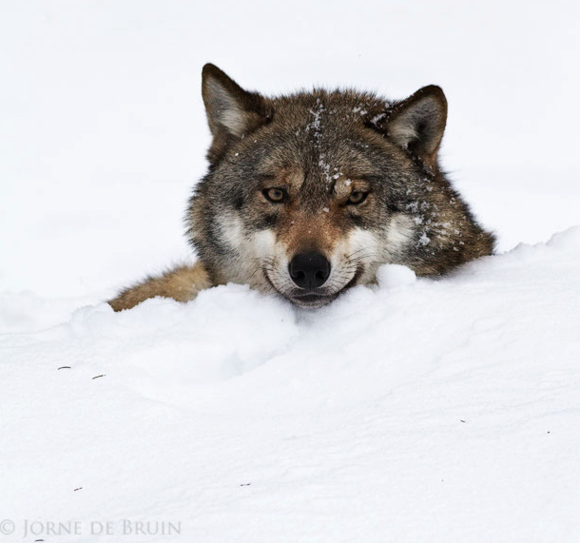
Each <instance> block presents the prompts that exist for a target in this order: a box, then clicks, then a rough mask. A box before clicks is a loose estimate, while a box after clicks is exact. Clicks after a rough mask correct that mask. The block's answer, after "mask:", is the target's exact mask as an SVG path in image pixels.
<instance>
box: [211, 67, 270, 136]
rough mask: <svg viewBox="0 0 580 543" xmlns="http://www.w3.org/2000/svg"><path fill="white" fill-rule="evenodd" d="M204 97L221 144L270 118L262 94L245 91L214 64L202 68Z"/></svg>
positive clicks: (214, 132) (242, 134)
mask: <svg viewBox="0 0 580 543" xmlns="http://www.w3.org/2000/svg"><path fill="white" fill-rule="evenodd" d="M202 96H203V102H204V104H205V109H206V113H207V121H208V124H209V128H210V130H211V133H212V135H213V137H214V139H215V140H217V142H216V143H220V142H221V145H225V144H226V143H227V139H228V138H231V137H236V138H240V137H243V136H244V135H246V134H248V133H249V132H251V131H252V130H255V129H256V128H257V127H258V126H260V125H261V124H264V123H266V122H268V121H269V119H270V117H271V113H270V111H269V108H268V105H267V103H266V100H265V99H264V98H263V97H262V96H260V95H259V94H258V93H254V92H247V91H245V90H244V89H242V87H240V86H239V85H238V84H237V83H236V82H235V81H234V80H233V79H231V78H230V77H228V76H227V75H226V74H225V73H224V72H222V71H221V70H220V69H219V68H218V67H217V66H214V65H213V64H206V65H205V66H204V67H203V71H202Z"/></svg>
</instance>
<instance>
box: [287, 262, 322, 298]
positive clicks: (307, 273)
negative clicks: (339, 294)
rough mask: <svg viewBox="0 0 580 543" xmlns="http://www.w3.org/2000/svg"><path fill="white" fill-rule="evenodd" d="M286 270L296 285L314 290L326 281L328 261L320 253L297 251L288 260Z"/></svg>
mask: <svg viewBox="0 0 580 543" xmlns="http://www.w3.org/2000/svg"><path fill="white" fill-rule="evenodd" d="M288 270H289V271H290V277H291V278H292V281H294V283H296V285H297V286H299V287H300V288H306V289H308V290H314V289H315V288H318V287H321V286H322V285H324V283H326V280H327V279H328V276H329V275H330V262H329V261H328V260H326V258H324V257H323V256H322V255H321V254H320V253H299V254H297V255H296V256H295V257H294V258H293V259H292V260H291V261H290V264H289V265H288Z"/></svg>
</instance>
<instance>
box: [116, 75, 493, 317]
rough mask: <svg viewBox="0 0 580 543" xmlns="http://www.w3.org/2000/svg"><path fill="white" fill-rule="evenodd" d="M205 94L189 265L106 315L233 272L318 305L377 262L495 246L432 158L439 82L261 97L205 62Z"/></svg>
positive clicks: (451, 258) (435, 263)
mask: <svg viewBox="0 0 580 543" xmlns="http://www.w3.org/2000/svg"><path fill="white" fill-rule="evenodd" d="M202 96H203V101H204V104H205V109H206V114H207V121H208V124H209V129H210V131H211V134H212V142H211V146H210V148H209V151H208V153H207V159H208V162H209V170H208V173H207V175H206V176H205V177H204V178H203V179H202V180H201V181H200V182H199V183H198V184H197V186H196V187H195V189H194V193H193V196H192V197H191V199H190V201H189V206H188V208H187V212H186V225H187V238H188V240H189V242H190V244H191V246H192V248H193V249H194V251H195V252H196V253H197V262H196V263H195V264H193V265H192V266H180V267H177V268H175V269H173V270H170V271H167V272H165V273H163V274H162V275H160V276H157V277H148V278H146V279H145V280H144V281H142V282H140V283H138V284H136V285H134V286H132V287H130V288H127V289H125V290H124V291H122V292H121V293H120V294H119V295H118V296H117V297H116V298H114V299H113V300H110V301H109V304H110V305H111V306H112V307H113V309H114V310H115V311H120V310H123V309H129V308H131V307H133V306H135V305H137V304H139V303H140V302H142V301H144V300H146V299H148V298H152V297H155V296H163V297H168V298H173V299H175V300H177V301H180V302H187V301H189V300H192V299H193V298H195V297H196V295H197V294H198V293H199V292H200V291H201V290H203V289H206V288H209V287H211V286H215V285H221V284H225V283H229V282H233V283H241V284H247V285H249V286H250V287H251V288H253V289H256V290H258V291H261V292H265V293H275V294H277V295H279V296H281V297H283V298H285V299H286V300H288V301H290V302H291V303H292V304H295V305H296V306H300V307H304V308H318V307H322V306H324V305H326V304H328V303H330V302H332V301H333V300H334V299H336V298H337V297H338V296H340V295H341V294H342V293H344V292H346V291H347V290H349V289H350V288H352V287H353V286H355V285H369V284H372V283H374V282H375V281H376V273H377V270H378V268H379V267H380V266H381V265H383V264H386V263H394V264H401V265H404V266H408V267H409V268H411V269H412V270H413V271H414V272H415V273H416V274H417V275H418V276H440V275H444V274H447V273H449V272H450V271H451V270H453V269H455V268H456V267H457V266H460V265H461V264H464V263H466V262H468V261H471V260H473V259H475V258H478V257H481V256H484V255H490V254H492V253H493V250H494V242H495V240H494V236H493V234H492V233H490V232H487V231H485V230H484V229H483V228H482V227H481V226H480V225H479V224H478V222H477V221H476V219H475V217H474V215H473V214H472V212H471V211H470V209H469V207H468V205H467V204H466V203H465V202H464V200H463V199H462V198H461V196H460V195H459V194H458V193H457V192H456V191H455V190H454V189H453V187H452V185H451V182H450V181H449V179H448V178H447V177H446V175H445V173H444V172H443V171H442V169H441V167H440V165H439V161H438V151H439V148H440V145H441V140H442V138H443V132H444V130H445V124H446V120H447V100H446V98H445V94H444V93H443V91H442V89H441V88H440V87H438V86H435V85H429V86H427V87H423V88H421V89H419V90H418V91H417V92H415V93H414V94H412V95H411V96H410V97H408V98H406V99H404V100H401V101H391V100H387V99H385V98H382V97H379V96H377V95H375V94H373V93H368V92H358V91H356V90H324V89H314V90H312V91H308V92H307V91H301V92H297V93H295V94H291V95H287V96H279V97H274V98H270V97H266V96H263V95H261V94H259V93H257V92H250V91H246V90H244V89H243V88H242V87H240V86H239V85H238V84H237V83H236V82H235V81H234V80H233V79H231V78H230V77H228V76H227V75H226V74H225V73H224V72H223V71H221V70H220V69H219V68H217V67H216V66H214V65H212V64H206V65H205V66H204V68H203V71H202Z"/></svg>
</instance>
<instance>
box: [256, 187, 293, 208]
mask: <svg viewBox="0 0 580 543" xmlns="http://www.w3.org/2000/svg"><path fill="white" fill-rule="evenodd" d="M262 194H263V195H264V196H265V197H266V199H267V200H269V201H270V202H273V203H274V204H281V203H282V202H284V200H286V197H287V196H288V195H287V193H286V191H285V190H284V189H276V188H271V189H264V190H263V191H262Z"/></svg>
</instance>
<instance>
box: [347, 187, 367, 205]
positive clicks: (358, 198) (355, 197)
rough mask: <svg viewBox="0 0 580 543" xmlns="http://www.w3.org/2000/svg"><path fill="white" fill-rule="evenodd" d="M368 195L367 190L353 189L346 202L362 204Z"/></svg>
mask: <svg viewBox="0 0 580 543" xmlns="http://www.w3.org/2000/svg"><path fill="white" fill-rule="evenodd" d="M368 195H369V193H368V192H362V191H360V190H355V191H354V192H353V193H352V194H351V195H350V197H349V199H348V202H347V203H348V204H350V205H358V204H362V203H363V202H364V201H365V200H366V199H367V196H368Z"/></svg>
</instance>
